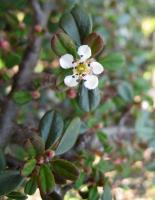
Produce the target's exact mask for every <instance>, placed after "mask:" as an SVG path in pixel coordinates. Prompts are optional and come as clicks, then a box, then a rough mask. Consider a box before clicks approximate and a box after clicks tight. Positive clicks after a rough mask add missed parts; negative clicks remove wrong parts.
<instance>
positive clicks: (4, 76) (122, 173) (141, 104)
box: [0, 0, 155, 200]
mask: <svg viewBox="0 0 155 200" xmlns="http://www.w3.org/2000/svg"><path fill="white" fill-rule="evenodd" d="M44 1H45V0H42V2H44ZM75 3H79V4H80V5H82V6H83V7H84V8H85V9H86V11H87V12H88V13H90V14H91V16H92V19H93V24H94V26H93V30H94V31H96V32H97V33H99V34H100V35H101V36H102V37H103V39H104V43H105V47H104V52H103V55H105V56H106V55H107V54H109V53H110V54H112V53H119V54H121V55H124V57H125V62H124V61H123V65H122V64H121V65H120V62H121V61H120V60H119V59H118V62H116V63H115V62H114V63H112V58H111V62H110V64H109V65H108V61H107V64H106V66H105V72H104V75H103V76H102V77H101V79H100V85H99V87H100V89H101V93H102V100H101V103H100V105H99V106H98V108H97V109H96V110H95V111H94V112H93V113H87V114H86V113H84V112H83V111H81V110H80V108H79V107H78V105H77V102H76V91H70V90H68V89H67V88H66V87H64V86H63V85H62V80H63V79H62V77H63V76H64V74H63V73H64V72H62V70H61V69H60V68H59V63H58V59H57V57H56V55H55V54H54V52H52V50H51V47H50V39H51V37H52V34H53V33H54V32H55V31H56V30H57V28H58V22H59V19H60V17H61V15H62V13H63V12H64V11H66V9H69V8H71V7H72V6H73V4H75ZM57 4H58V9H56V10H55V11H54V12H52V14H51V16H50V18H49V22H48V28H47V30H40V28H41V27H39V26H36V27H35V31H36V34H38V35H40V34H43V35H44V41H43V44H42V50H41V53H40V56H39V60H38V64H37V66H36V68H35V71H34V74H35V75H34V76H36V74H37V77H38V75H39V74H42V73H45V72H46V73H48V74H54V75H55V76H56V77H57V84H58V85H60V86H59V87H58V86H57V88H56V89H55V88H54V89H53V88H50V77H49V79H48V77H46V78H45V80H43V83H42V84H41V86H40V85H39V86H38V82H37V79H35V83H34V85H33V86H32V88H33V90H31V91H30V92H29V91H26V92H24V93H23V94H21V93H17V94H16V95H14V100H15V102H16V103H17V104H20V105H19V106H21V104H22V106H21V107H20V110H19V112H18V118H17V122H18V123H20V124H28V125H29V126H31V127H34V126H35V125H36V124H37V123H38V120H39V119H40V118H41V117H42V116H43V114H44V113H45V111H46V110H48V109H50V108H55V107H56V108H57V109H58V110H60V111H61V112H62V109H65V110H66V112H62V114H63V115H64V118H66V119H67V118H71V116H72V117H74V116H77V115H78V116H80V117H81V119H83V121H84V122H85V126H86V130H87V133H86V136H85V135H83V139H84V138H85V137H87V138H86V140H87V141H86V143H87V145H86V146H89V144H91V147H89V148H88V150H87V148H86V149H82V151H80V152H79V156H81V157H83V158H84V159H80V162H82V163H81V175H80V178H79V180H78V181H77V182H76V183H75V185H74V186H73V188H74V189H72V190H70V191H69V192H68V193H67V195H66V197H65V200H80V199H82V197H80V196H82V195H84V194H85V191H87V190H88V189H89V187H90V189H89V197H88V199H90V200H95V199H97V198H98V197H97V195H98V193H99V192H100V189H101V188H102V181H105V180H104V179H105V177H106V178H107V177H108V179H109V182H110V185H111V188H112V194H113V196H114V197H115V199H116V200H131V199H132V198H134V199H135V200H154V199H155V177H154V171H155V161H154V158H155V14H154V13H155V1H154V0H147V1H146V0H137V1H134V0H126V1H123V0H96V1H94V0H85V1H83V0H81V1H80V0H75V1H74V0H66V1H65V0H59V1H57ZM32 22H33V15H32V9H31V8H30V6H29V4H28V1H26V0H16V1H11V0H1V5H0V70H1V71H0V99H3V96H6V95H7V94H8V93H9V91H10V89H11V83H12V78H13V76H14V75H15V74H16V73H17V72H18V70H19V63H20V62H21V59H22V55H23V52H24V50H25V47H26V45H27V40H28V36H29V33H30V30H31V26H32ZM120 66H121V67H120ZM72 95H73V96H72ZM25 103H26V104H25ZM23 104H24V105H23ZM30 109H31V112H30ZM92 133H97V134H92ZM101 133H102V134H101ZM92 135H93V136H92ZM94 137H95V139H94ZM96 140H97V141H98V140H99V141H100V144H102V145H101V147H100V148H98V146H96V143H95V141H96ZM92 141H94V142H92ZM80 142H81V148H82V147H83V146H82V145H83V141H82V140H80ZM97 144H98V143H97ZM100 174H104V178H103V179H102V180H99V178H100ZM85 176H86V177H89V179H88V180H87V182H86V183H83V180H84V177H85ZM99 181H101V183H98V182H99ZM77 191H80V194H79V192H77ZM91 195H94V196H91ZM37 199H38V198H37ZM103 199H104V197H103ZM106 200H108V199H106Z"/></svg>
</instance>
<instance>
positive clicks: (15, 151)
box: [9, 144, 28, 161]
mask: <svg viewBox="0 0 155 200" xmlns="http://www.w3.org/2000/svg"><path fill="white" fill-rule="evenodd" d="M9 148H10V151H9V153H10V154H11V155H12V156H13V157H15V158H17V159H18V160H22V161H23V160H25V158H26V157H27V156H28V154H27V152H26V151H25V149H24V148H23V147H22V146H20V145H18V144H10V145H9Z"/></svg>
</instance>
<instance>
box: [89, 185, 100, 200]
mask: <svg viewBox="0 0 155 200" xmlns="http://www.w3.org/2000/svg"><path fill="white" fill-rule="evenodd" d="M98 198H99V194H98V191H97V187H92V188H91V189H90V191H89V197H88V200H98Z"/></svg>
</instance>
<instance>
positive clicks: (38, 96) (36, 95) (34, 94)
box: [31, 90, 40, 99]
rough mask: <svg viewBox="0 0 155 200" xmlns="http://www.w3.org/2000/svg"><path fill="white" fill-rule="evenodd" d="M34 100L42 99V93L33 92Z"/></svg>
mask: <svg viewBox="0 0 155 200" xmlns="http://www.w3.org/2000/svg"><path fill="white" fill-rule="evenodd" d="M31 95H32V98H33V99H39V98H40V92H39V91H37V90H36V91H33V92H31Z"/></svg>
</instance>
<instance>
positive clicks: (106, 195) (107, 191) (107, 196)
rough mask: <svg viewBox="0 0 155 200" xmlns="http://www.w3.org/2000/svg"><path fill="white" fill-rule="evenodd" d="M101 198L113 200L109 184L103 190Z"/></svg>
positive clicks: (102, 199)
mask: <svg viewBox="0 0 155 200" xmlns="http://www.w3.org/2000/svg"><path fill="white" fill-rule="evenodd" d="M101 200H112V194H111V189H110V186H109V185H108V184H106V185H105V186H104V192H103V195H102V198H101Z"/></svg>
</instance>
